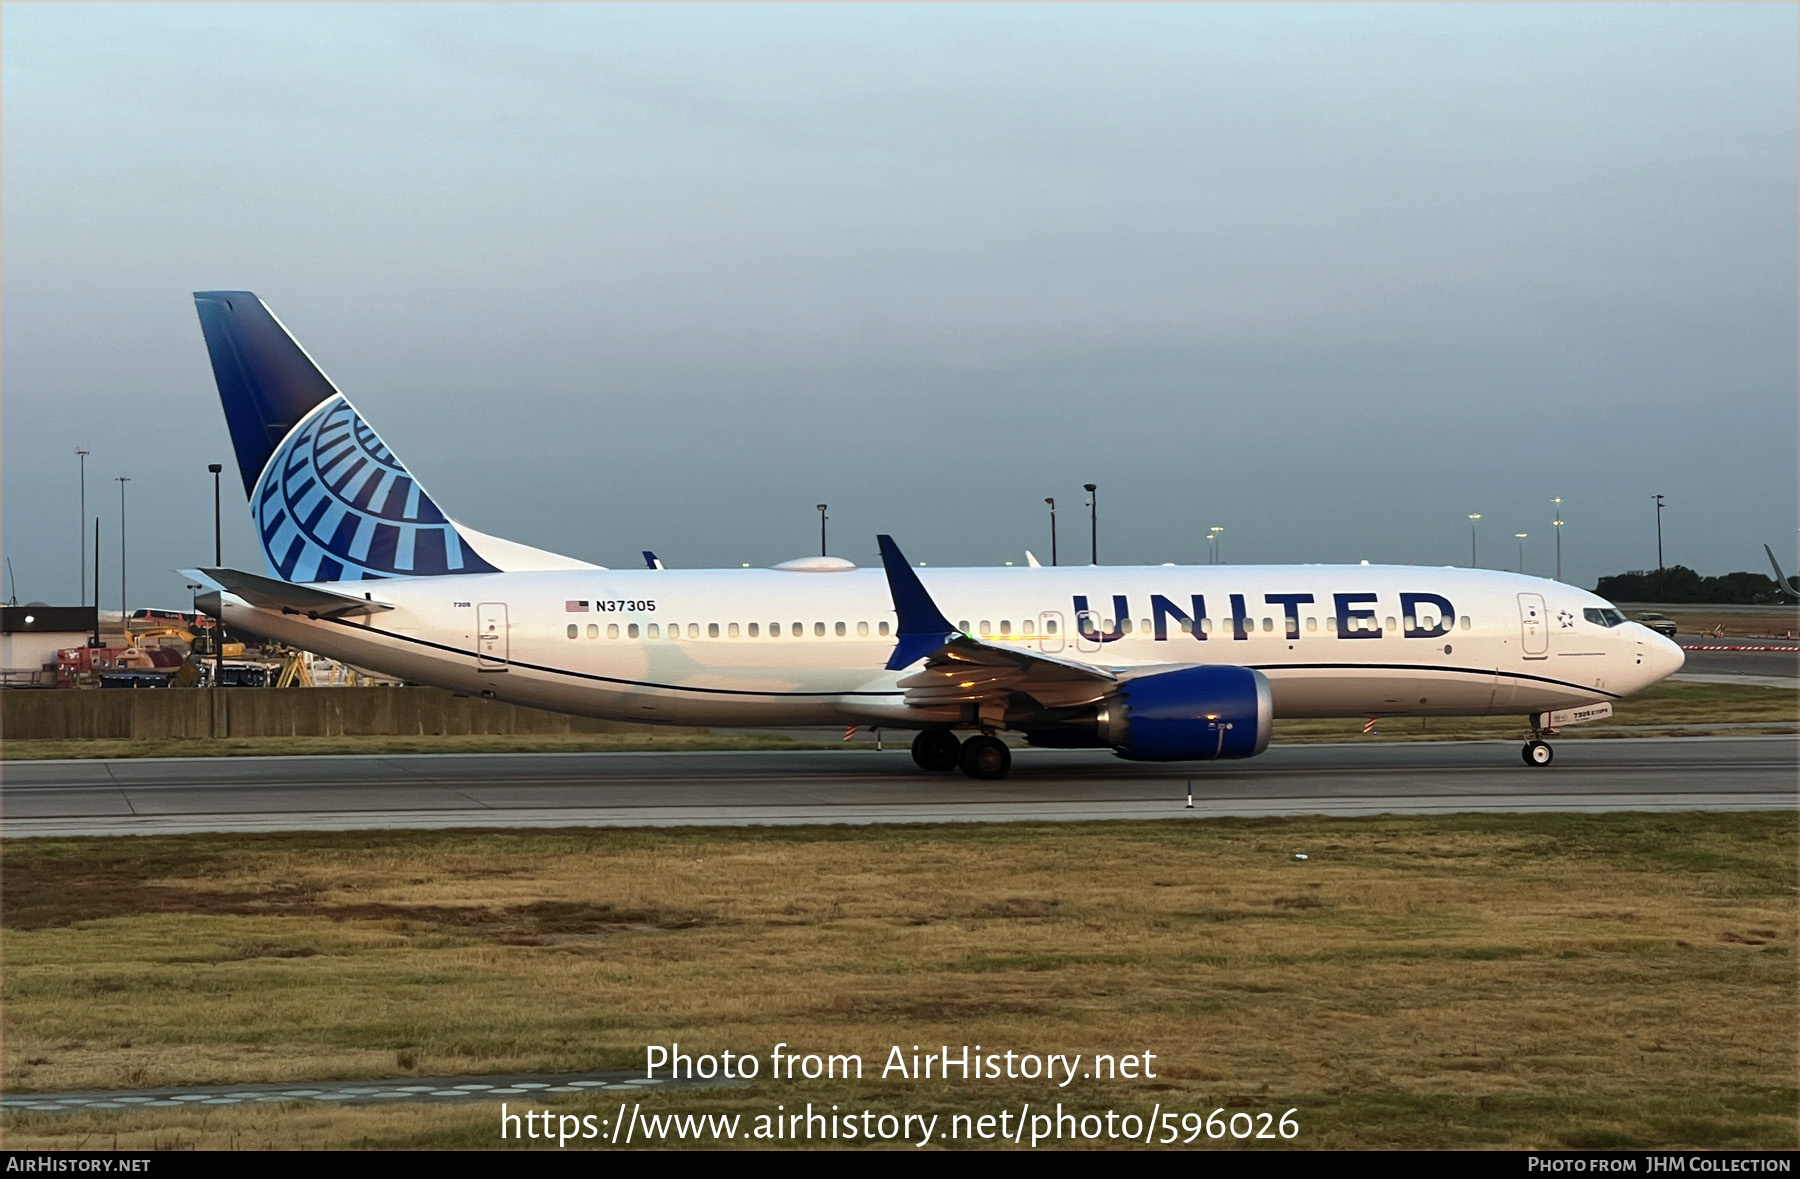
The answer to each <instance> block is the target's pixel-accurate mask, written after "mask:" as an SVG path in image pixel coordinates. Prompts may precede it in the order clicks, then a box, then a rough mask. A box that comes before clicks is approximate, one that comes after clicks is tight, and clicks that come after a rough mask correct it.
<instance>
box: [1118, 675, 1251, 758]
mask: <svg viewBox="0 0 1800 1179" xmlns="http://www.w3.org/2000/svg"><path fill="white" fill-rule="evenodd" d="M1274 718H1275V708H1274V699H1273V697H1272V696H1271V695H1270V692H1269V680H1268V677H1266V676H1264V675H1263V673H1262V672H1260V671H1257V670H1256V669H1255V668H1252V667H1226V666H1221V665H1213V666H1207V667H1189V668H1183V669H1182V670H1181V671H1165V672H1161V673H1159V674H1157V675H1147V676H1140V677H1138V678H1137V679H1133V680H1127V681H1125V683H1124V684H1122V685H1120V687H1119V690H1118V691H1117V692H1115V693H1114V694H1113V695H1111V696H1109V697H1107V699H1106V701H1105V702H1104V703H1102V704H1101V706H1100V712H1099V716H1098V717H1097V719H1098V721H1099V726H1098V735H1099V737H1100V740H1101V741H1102V742H1104V743H1105V744H1107V745H1110V746H1112V748H1113V752H1114V753H1117V754H1118V755H1119V756H1120V757H1123V758H1126V759H1127V760H1130V761H1210V760H1212V759H1214V758H1225V757H1255V756H1256V755H1257V754H1259V753H1261V752H1262V751H1263V750H1265V749H1267V748H1268V747H1269V727H1270V724H1271V722H1272V721H1273V720H1274Z"/></svg>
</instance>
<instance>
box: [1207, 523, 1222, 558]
mask: <svg viewBox="0 0 1800 1179" xmlns="http://www.w3.org/2000/svg"><path fill="white" fill-rule="evenodd" d="M1224 531H1225V529H1224V528H1222V527H1220V526H1219V525H1217V524H1214V525H1213V526H1212V527H1211V528H1208V529H1207V530H1206V539H1207V540H1208V541H1209V542H1211V547H1212V563H1213V564H1214V565H1217V564H1218V563H1219V534H1220V533H1221V532H1224Z"/></svg>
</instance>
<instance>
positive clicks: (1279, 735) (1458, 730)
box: [0, 683, 1800, 761]
mask: <svg viewBox="0 0 1800 1179" xmlns="http://www.w3.org/2000/svg"><path fill="white" fill-rule="evenodd" d="M1362 724H1363V722H1362V721H1361V720H1358V719H1354V718H1352V719H1344V720H1277V721H1276V722H1275V729H1274V736H1273V738H1272V739H1273V740H1274V741H1275V742H1276V743H1284V742H1285V743H1290V744H1301V743H1309V742H1321V741H1359V742H1367V741H1450V740H1487V739H1493V738H1512V737H1518V736H1521V735H1522V734H1523V733H1524V731H1525V724H1524V720H1523V718H1521V717H1516V716H1477V717H1432V718H1430V719H1429V720H1420V719H1419V718H1417V717H1412V718H1402V717H1396V718H1392V719H1388V720H1383V721H1382V722H1381V724H1380V725H1379V726H1378V729H1379V731H1378V732H1375V733H1368V734H1365V733H1364V732H1363V731H1362ZM1692 725H1703V726H1709V727H1711V726H1729V728H1730V731H1732V732H1736V733H1786V732H1794V731H1795V730H1796V729H1797V728H1800V692H1795V691H1793V690H1791V689H1787V688H1766V687H1759V686H1753V685H1746V686H1737V685H1732V684H1686V683H1664V684H1658V685H1656V686H1655V687H1653V688H1649V689H1647V690H1645V691H1643V692H1640V693H1638V694H1637V695H1636V696H1632V697H1630V698H1628V699H1625V700H1621V701H1619V702H1618V703H1616V704H1615V705H1614V706H1613V715H1612V717H1611V718H1610V719H1609V720H1606V721H1603V722H1600V723H1598V724H1587V725H1577V726H1574V727H1572V728H1569V729H1565V730H1563V732H1562V734H1561V735H1560V736H1559V738H1558V739H1559V740H1563V739H1569V738H1587V737H1620V736H1647V735H1654V733H1655V732H1664V733H1676V732H1680V731H1681V730H1682V728H1683V727H1684V726H1692ZM821 736H826V735H825V734H823V733H822V734H821ZM909 740H911V734H910V733H901V732H893V733H889V734H888V744H889V746H890V747H892V746H893V745H895V744H901V745H904V744H905V743H906V742H907V741H909ZM874 746H875V739H874V737H873V736H872V735H871V734H870V733H869V732H868V731H866V730H865V731H863V732H861V733H859V734H858V735H857V736H856V738H855V739H854V740H852V741H849V742H845V741H842V740H837V739H830V738H828V739H825V740H819V741H804V740H795V739H794V738H792V737H788V736H783V735H780V734H775V733H754V732H724V733H708V732H706V731H704V730H698V731H696V730H692V729H682V730H670V731H669V732H667V733H596V734H574V735H567V736H542V735H540V736H516V737H509V736H478V737H477V736H472V737H253V738H185V739H184V738H162V739H143V740H131V739H124V738H120V739H107V740H86V741H7V742H0V757H3V758H5V759H6V760H9V761H39V760H46V759H56V758H71V757H243V756H255V755H262V756H273V755H279V754H307V753H314V754H319V753H324V754H334V753H363V754H395V753H606V752H618V753H630V752H646V751H655V750H676V749H690V750H697V749H872V748H874Z"/></svg>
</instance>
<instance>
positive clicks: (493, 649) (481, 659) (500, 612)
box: [475, 602, 511, 671]
mask: <svg viewBox="0 0 1800 1179" xmlns="http://www.w3.org/2000/svg"><path fill="white" fill-rule="evenodd" d="M510 658H511V650H510V643H509V641H508V639H507V625H506V603H505V602H482V603H481V604H480V605H478V606H476V607H475V670H476V671H505V670H506V665H507V662H508V660H509V659H510Z"/></svg>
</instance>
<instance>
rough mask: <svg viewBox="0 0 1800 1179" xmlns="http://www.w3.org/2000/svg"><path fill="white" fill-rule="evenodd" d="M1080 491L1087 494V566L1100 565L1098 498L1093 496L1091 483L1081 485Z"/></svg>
mask: <svg viewBox="0 0 1800 1179" xmlns="http://www.w3.org/2000/svg"><path fill="white" fill-rule="evenodd" d="M1081 489H1082V490H1083V491H1085V492H1087V493H1088V505H1087V506H1088V537H1089V554H1088V555H1089V559H1088V564H1090V565H1098V564H1099V563H1100V497H1099V496H1098V495H1095V494H1094V485H1093V484H1092V483H1083V484H1082V485H1081Z"/></svg>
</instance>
